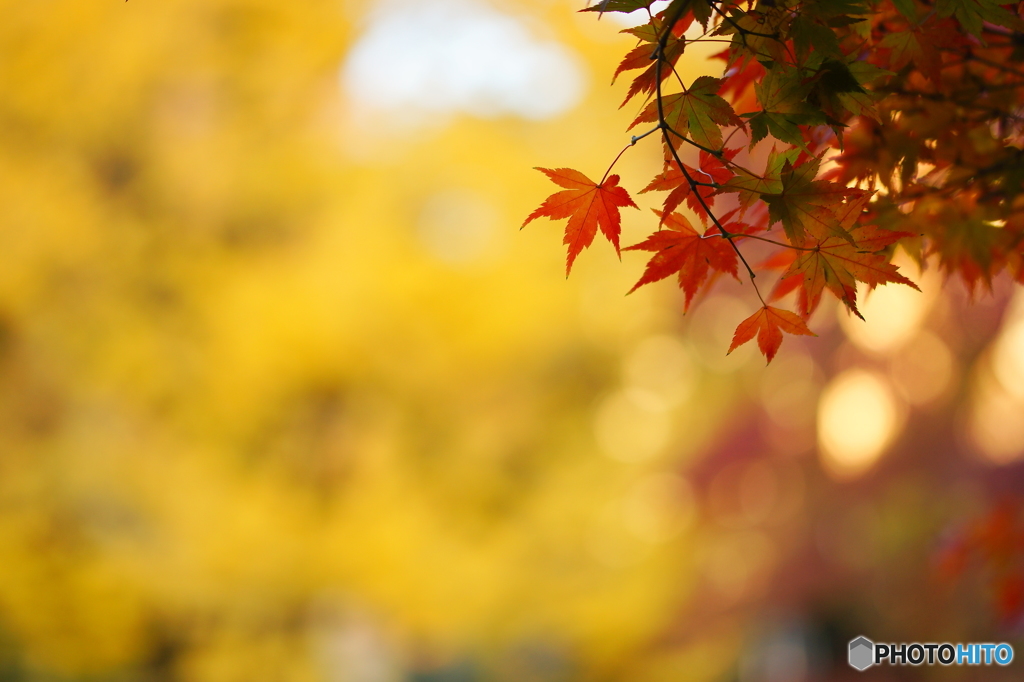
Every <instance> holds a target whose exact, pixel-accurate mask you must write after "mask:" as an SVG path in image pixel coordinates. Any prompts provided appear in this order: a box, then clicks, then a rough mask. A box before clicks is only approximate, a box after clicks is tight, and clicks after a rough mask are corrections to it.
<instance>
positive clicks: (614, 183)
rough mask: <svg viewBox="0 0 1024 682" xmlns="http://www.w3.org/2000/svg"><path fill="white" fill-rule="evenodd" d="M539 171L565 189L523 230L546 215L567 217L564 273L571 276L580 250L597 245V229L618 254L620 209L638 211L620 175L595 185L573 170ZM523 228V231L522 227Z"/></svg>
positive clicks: (534, 215)
mask: <svg viewBox="0 0 1024 682" xmlns="http://www.w3.org/2000/svg"><path fill="white" fill-rule="evenodd" d="M537 170H539V171H540V172H542V173H544V174H545V175H547V176H548V177H549V178H551V181H552V182H554V183H555V184H556V185H558V186H559V187H565V188H566V189H564V190H562V191H561V192H555V193H554V194H552V195H551V196H549V197H548V198H547V199H545V200H544V203H543V204H541V205H540V207H539V208H538V209H537V210H536V211H534V212H533V213H531V214H530V216H529V217H528V218H527V219H526V220H525V221H524V222H523V227H526V225H527V223H529V222H530V221H531V220H534V219H535V218H540V217H541V216H547V217H548V218H551V219H552V220H559V219H561V218H568V219H569V223H568V224H567V225H566V226H565V239H563V240H562V243H563V244H566V245H568V247H569V254H568V257H567V259H566V264H565V274H566V276H568V275H569V271H570V270H572V264H573V261H575V260H576V256H578V255H579V254H580V251H582V250H583V249H585V248H587V247H589V246H590V245H591V244H592V243H593V242H594V236H595V235H596V234H597V230H598V228H600V229H601V232H602V233H603V234H604V236H605V237H607V238H608V241H610V242H611V243H612V245H613V246H614V247H615V253H617V254H618V253H619V233H620V232H621V228H622V218H621V217H620V216H619V207H620V206H632V207H633V208H639V207H638V206H637V205H636V204H634V203H633V200H632V199H630V198H629V194H628V193H627V192H626V190H625V189H623V188H622V187H619V176H618V175H611V176H609V177H608V178H607V179H605V180H603V181H602V182H600V183H596V182H594V181H593V180H591V179H590V178H588V177H587V176H586V175H584V174H583V173H580V172H579V171H575V170H573V169H571V168H556V169H554V170H552V169H550V168H538V169H537ZM520 229H522V228H520Z"/></svg>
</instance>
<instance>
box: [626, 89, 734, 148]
mask: <svg viewBox="0 0 1024 682" xmlns="http://www.w3.org/2000/svg"><path fill="white" fill-rule="evenodd" d="M721 84H722V81H721V80H720V79H718V78H712V77H711V76H701V77H700V78H698V79H697V80H695V81H694V82H693V85H691V86H690V87H689V88H688V89H687V90H686V92H680V93H676V94H674V95H666V96H665V97H662V112H663V113H664V117H665V123H667V124H668V127H669V128H670V129H671V131H672V132H673V133H675V134H676V135H679V136H682V137H686V136H689V137H690V138H691V139H692V140H693V141H694V142H696V143H697V144H699V145H701V146H703V147H707V148H708V149H714V150H718V149H721V148H722V128H721V126H728V125H743V122H742V121H741V120H740V118H739V117H738V116H736V112H735V111H733V109H732V106H731V105H730V104H729V103H728V102H726V101H725V100H724V99H722V98H721V97H720V96H719V95H718V89H719V87H721ZM657 120H658V103H657V102H651V103H650V104H648V105H647V108H646V109H644V111H643V113H641V114H640V115H639V116H637V118H636V120H635V121H633V124H632V125H631V126H630V128H632V127H633V126H636V125H637V124H639V123H642V122H656V121H657Z"/></svg>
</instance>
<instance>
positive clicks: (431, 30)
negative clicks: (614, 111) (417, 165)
mask: <svg viewBox="0 0 1024 682" xmlns="http://www.w3.org/2000/svg"><path fill="white" fill-rule="evenodd" d="M341 83H342V87H343V88H344V91H345V93H346V95H348V97H349V98H351V100H352V101H353V104H354V105H355V106H356V108H358V109H362V110H369V111H370V112H381V111H383V112H386V113H388V114H389V115H391V116H392V117H393V118H396V119H398V120H399V121H401V122H404V123H407V124H410V125H413V126H415V125H419V124H422V123H423V122H424V116H427V117H429V116H431V115H433V116H435V117H436V116H438V115H447V114H455V113H466V114H470V115H472V116H478V117H481V118H492V117H496V116H502V115H513V116H520V117H522V118H526V119H531V120H541V119H546V118H551V117H553V116H557V115H559V114H562V113H564V112H566V111H568V110H569V109H571V108H573V107H574V106H576V104H577V103H579V101H580V98H581V97H582V95H583V91H584V83H585V73H584V70H583V67H582V65H581V61H580V60H579V58H577V57H576V55H575V54H574V53H573V52H571V51H570V50H569V49H568V48H566V47H565V46H564V45H562V44H560V43H558V42H556V41H553V40H544V39H540V38H537V37H536V36H534V35H532V34H531V32H530V31H529V30H528V28H527V26H526V25H525V24H524V22H523V21H522V20H521V19H519V18H516V17H514V16H511V15H508V14H504V13H501V12H498V11H496V10H494V9H491V8H490V7H488V6H486V5H484V4H481V3H476V2H472V1H471V0H427V1H425V2H420V3H416V4H411V3H410V4H406V3H388V4H386V5H385V6H384V7H382V8H381V9H380V10H379V11H378V12H377V13H375V14H373V15H371V21H370V25H369V27H368V28H367V30H366V31H365V32H364V34H363V35H362V37H361V38H360V39H359V40H358V41H357V42H356V44H355V46H354V47H353V48H352V50H351V52H350V53H349V55H348V59H347V60H346V61H345V63H344V65H343V66H342V70H341Z"/></svg>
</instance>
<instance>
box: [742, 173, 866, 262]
mask: <svg viewBox="0 0 1024 682" xmlns="http://www.w3.org/2000/svg"><path fill="white" fill-rule="evenodd" d="M820 164H821V159H820V158H815V159H811V160H809V161H806V162H805V163H803V164H801V165H799V166H796V167H794V166H793V165H792V164H790V163H789V161H786V162H785V164H784V166H783V168H782V173H781V175H780V180H781V182H782V188H781V190H779V191H778V192H766V193H764V194H762V195H761V198H762V199H763V200H764V201H765V203H767V204H768V216H769V219H770V220H771V222H772V223H773V224H774V223H777V222H781V223H782V228H783V229H784V230H785V231H786V236H787V237H788V238H789V240H790V242H791V243H793V244H795V245H800V244H802V243H803V242H804V240H805V238H806V237H807V235H808V234H809V235H811V236H812V237H825V236H828V235H838V236H840V237H843V238H844V239H846V240H847V241H850V242H851V243H852V241H853V240H852V238H851V237H850V235H849V232H848V230H849V227H848V226H844V225H843V224H842V222H840V220H839V217H838V216H837V215H836V210H841V207H842V205H843V203H844V201H845V200H846V199H847V198H852V197H857V196H860V195H863V192H862V191H860V190H855V189H851V188H849V187H844V186H843V185H840V184H839V183H836V182H831V181H828V180H815V178H816V177H817V175H818V167H819V166H820Z"/></svg>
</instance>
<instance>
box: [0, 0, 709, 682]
mask: <svg viewBox="0 0 1024 682" xmlns="http://www.w3.org/2000/svg"><path fill="white" fill-rule="evenodd" d="M571 9H572V8H571V7H566V6H564V5H562V4H551V3H546V2H541V1H540V0H538V1H537V2H535V3H532V4H531V3H524V4H523V6H522V8H521V10H522V11H523V12H526V13H531V14H532V16H534V17H535V18H544V19H546V20H547V21H548V22H549V23H550V25H551V27H552V29H551V30H553V31H554V32H555V33H556V34H557V35H558V36H559V38H560V39H561V40H563V41H565V42H566V43H567V44H569V45H571V46H572V47H573V48H574V49H576V50H577V51H578V52H580V53H581V54H583V55H584V56H585V58H586V60H587V61H588V63H589V64H590V65H591V66H592V67H593V69H594V70H595V73H599V74H605V73H609V72H610V68H609V67H610V66H611V64H610V60H612V59H614V55H615V53H616V50H609V49H608V47H607V43H602V42H600V41H599V40H595V36H596V35H597V34H596V33H595V31H596V30H597V29H595V28H594V27H593V26H592V25H591V23H592V22H591V21H589V19H590V17H587V19H588V21H586V22H583V21H580V20H579V18H578V17H575V16H573V13H572V12H571V11H569V10H571ZM361 10H362V8H360V7H358V6H355V5H354V4H353V6H352V7H348V8H346V7H345V6H343V5H342V4H340V3H337V2H323V1H320V0H305V1H303V2H293V3H284V2H276V1H272V0H201V1H200V0H172V1H169V2H153V1H151V0H131V2H129V3H127V4H126V3H123V2H113V1H107V2H95V1H90V2H85V1H84V0H46V1H45V2H6V3H4V7H3V17H4V20H3V22H0V254H2V256H0V642H2V643H3V644H2V646H0V652H7V653H6V654H0V656H2V658H0V660H2V663H0V665H2V666H3V667H2V669H0V678H3V679H57V678H56V677H51V676H53V675H58V676H60V679H85V677H86V676H88V679H118V680H121V679H165V678H164V677H161V675H170V676H171V677H169V678H167V679H187V680H202V681H206V680H210V681H214V680H218V681H219V680H238V681H243V680H244V681H252V680H313V679H328V680H356V681H357V682H358V681H363V680H365V681H372V680H385V679H397V678H396V677H395V675H400V674H401V672H400V671H401V670H404V669H406V668H409V667H415V666H417V665H420V664H421V663H423V661H427V662H428V663H429V662H430V661H432V660H435V659H437V660H441V661H444V660H448V659H450V660H452V661H455V662H456V663H457V662H458V660H462V659H464V658H466V657H479V658H480V659H481V660H485V661H486V660H488V657H489V656H491V657H493V656H501V655H504V654H503V653H502V652H508V651H514V650H516V647H519V646H534V645H535V644H536V645H537V646H541V645H543V646H550V647H555V648H556V649H557V650H558V651H561V652H563V654H561V655H563V656H564V657H565V658H566V659H571V660H574V661H577V663H578V664H579V665H582V666H583V667H584V668H593V669H595V670H601V669H603V670H606V671H611V670H615V669H616V668H617V667H621V665H623V663H622V661H623V660H625V659H626V658H628V656H630V655H631V652H633V651H635V650H637V649H638V648H639V647H642V646H643V644H644V642H646V641H648V639H649V638H650V637H652V636H653V635H654V634H655V633H657V632H659V631H661V630H662V629H663V628H664V627H665V625H666V623H667V622H668V619H669V618H670V617H671V616H672V615H673V613H674V609H675V608H676V607H677V605H678V603H679V601H680V600H681V599H682V598H683V597H684V596H685V594H686V591H687V584H688V581H689V577H688V576H689V573H688V570H687V566H689V563H688V560H687V558H686V557H687V555H688V549H687V544H686V542H687V541H686V540H685V538H686V537H687V536H686V535H685V534H684V535H682V536H680V535H678V533H675V534H673V533H668V534H666V533H661V534H660V535H659V534H658V533H651V532H643V529H644V528H647V529H648V530H650V528H651V527H652V525H651V524H655V526H657V524H659V523H662V525H664V518H668V517H671V518H677V517H680V515H682V516H684V517H685V514H684V513H683V512H685V510H682V511H681V510H679V509H675V508H669V507H666V504H670V503H671V500H672V499H677V498H673V497H671V496H669V497H668V498H666V499H668V500H669V502H666V503H664V504H663V503H662V502H659V501H658V500H657V499H654V498H648V497H647V496H646V495H645V494H642V493H636V492H635V491H636V490H641V491H642V490H646V489H647V488H644V487H643V486H644V485H647V483H645V481H648V479H649V478H650V477H651V476H670V475H671V473H670V469H671V467H672V458H671V457H667V456H666V455H664V453H665V452H666V450H667V445H665V444H662V446H661V449H660V450H658V447H657V444H656V447H655V450H657V452H656V453H654V454H650V453H648V454H645V456H644V457H642V458H639V459H638V460H636V461H621V459H615V458H613V457H606V456H603V455H602V454H601V453H600V452H599V450H598V446H597V445H595V441H594V436H593V429H592V428H591V424H592V421H593V419H594V410H595V405H596V401H597V399H598V398H599V397H600V396H602V395H605V394H606V393H608V392H610V391H613V390H616V388H617V387H618V386H619V382H620V371H619V363H620V362H621V361H622V360H621V357H622V354H623V353H628V352H629V351H630V349H632V348H634V347H635V346H636V345H637V344H638V343H640V342H641V341H642V340H643V339H644V338H646V337H647V336H649V335H651V334H654V333H656V332H660V331H664V330H666V329H668V328H669V327H670V325H671V321H670V320H666V319H663V317H659V314H658V313H656V311H657V310H665V311H668V310H670V307H669V305H667V304H666V303H665V302H664V301H662V302H660V303H658V304H657V305H655V304H654V303H652V301H654V298H653V297H654V296H657V295H661V294H658V293H652V294H645V295H644V296H643V297H641V296H634V297H631V298H630V300H629V301H628V302H627V301H624V300H623V297H622V296H621V294H622V293H623V292H625V291H626V290H627V289H628V287H629V284H631V282H630V278H631V277H632V276H633V271H627V269H624V268H621V267H618V264H617V263H616V262H615V260H614V256H613V254H611V253H610V250H609V249H607V248H604V249H603V250H602V245H598V246H595V248H594V249H593V250H592V253H589V254H588V258H587V259H584V260H586V261H587V262H585V263H584V262H583V261H581V263H580V265H579V266H578V272H577V273H574V277H573V280H572V281H570V282H568V283H566V282H565V281H564V280H563V279H562V277H561V274H560V273H561V271H562V266H561V263H560V260H561V254H560V253H559V249H558V247H557V238H558V237H557V234H558V229H559V228H558V227H557V226H554V225H551V226H549V225H547V224H537V225H533V226H531V227H530V229H529V230H527V231H525V232H522V233H518V232H516V228H517V226H518V223H519V221H520V219H521V218H522V216H524V215H526V213H527V211H528V210H529V209H530V208H532V206H531V204H532V203H534V202H536V201H537V197H539V196H540V194H541V190H540V188H541V187H543V182H544V180H543V178H541V177H540V176H539V174H537V177H533V175H532V171H529V170H528V169H529V167H530V166H533V165H549V164H551V163H553V162H556V160H557V159H556V156H555V152H556V151H557V158H562V159H566V161H567V165H578V166H583V167H587V168H589V169H595V170H597V169H599V168H601V167H603V166H602V165H601V164H603V163H605V162H606V160H607V158H609V156H610V155H609V153H608V152H609V148H612V147H614V144H615V142H614V140H616V139H619V138H618V137H617V136H619V134H620V131H621V130H622V129H623V128H624V125H623V124H624V122H626V121H627V120H628V118H629V117H630V112H619V113H616V111H615V106H614V102H615V100H616V99H617V97H618V96H619V95H618V93H617V92H616V91H612V90H610V89H608V88H604V87H601V88H596V89H595V92H593V93H591V94H590V95H589V97H590V99H588V101H587V104H585V105H584V106H582V107H580V108H578V109H577V110H575V111H573V112H571V113H570V114H569V115H567V116H564V117H562V118H560V119H557V120H554V121H550V122H545V123H526V122H523V121H520V120H517V119H514V118H510V117H506V118H499V119H494V120H478V119H472V118H468V117H462V118H458V119H456V120H454V121H453V123H452V124H451V125H449V126H448V127H446V128H441V129H434V130H430V131H426V132H422V133H415V132H407V131H405V132H396V134H395V136H393V137H389V136H384V137H380V138H373V139H370V140H369V142H367V143H366V145H365V149H366V150H369V153H368V154H366V155H364V156H363V157H362V158H361V159H357V158H354V157H353V156H351V154H350V153H349V152H348V151H346V149H347V145H350V143H351V140H352V138H353V137H359V136H360V135H361V133H360V132H359V131H358V130H351V129H345V123H344V121H345V117H344V110H345V108H346V102H345V101H344V98H343V96H342V93H341V92H340V90H339V87H338V76H337V74H338V69H339V67H340V65H341V63H342V60H343V59H344V55H345V52H346V49H347V47H348V46H349V44H350V43H351V41H352V39H353V36H354V34H355V33H356V31H357V30H358V24H357V23H354V22H357V21H358V20H359V17H360V16H361ZM611 33H612V29H610V28H607V29H606V30H603V32H602V33H601V35H603V36H605V39H607V37H608V35H610V34H611ZM620 42H622V43H623V45H625V44H627V43H628V41H626V39H625V38H622V39H621V40H620ZM596 80H598V81H603V80H604V76H603V75H601V76H600V77H598V78H596ZM346 140H347V141H346ZM594 140H611V141H612V142H611V144H610V146H606V145H603V144H602V145H597V144H595V143H594ZM364 142H365V140H364ZM364 151H365V150H364ZM624 163H626V164H630V163H632V164H648V165H651V164H656V163H657V159H656V158H652V157H643V156H639V155H636V156H634V157H632V158H627V160H626V161H625V162H624ZM450 191H454V192H455V194H454V195H451V196H456V197H458V196H460V194H459V193H460V192H461V193H462V195H466V194H468V195H472V196H475V197H484V198H485V200H486V202H488V203H487V205H488V206H493V207H494V211H495V215H496V216H497V217H496V218H495V228H494V235H493V238H492V243H490V246H489V247H487V248H488V249H490V250H487V249H484V251H483V254H484V255H483V256H481V257H480V258H479V259H478V260H476V261H473V262H470V263H468V264H452V263H448V262H445V261H444V260H443V259H439V258H437V257H436V256H435V255H434V254H432V253H431V251H430V249H429V248H426V247H425V246H424V245H423V243H422V240H421V239H419V237H418V236H417V234H418V233H417V224H418V222H417V221H420V222H422V218H421V217H420V214H421V213H422V211H423V210H424V206H425V205H427V204H428V203H429V202H430V201H431V200H432V199H431V198H432V197H434V196H435V195H437V194H438V193H444V192H450ZM452 201H454V202H455V203H456V204H457V203H458V199H453V200H452ZM442 204H443V201H442ZM438 210H439V211H440V216H441V217H440V218H434V220H435V222H436V221H440V223H439V224H441V225H442V226H443V224H444V221H445V219H446V218H445V215H446V214H445V210H448V209H445V208H444V205H442V208H441V209H438ZM467 210H470V214H471V215H475V214H472V210H474V209H467ZM630 220H631V221H634V222H632V223H630V222H628V221H630ZM640 220H641V218H640V217H638V216H628V218H627V224H626V231H627V236H626V240H627V242H628V241H629V240H630V239H631V238H633V237H637V236H639V233H640V228H639V225H640V224H641V223H640V222H639V221H640ZM549 228H550V229H549ZM630 230H632V233H631V232H630ZM605 246H606V245H605ZM669 294H670V292H667V291H666V295H669ZM715 343H716V345H718V346H721V344H720V343H718V341H717V340H716V341H715ZM694 380H696V379H694ZM707 395H708V394H707V393H706V396H707ZM705 401H709V402H706V404H705V406H704V407H703V409H702V414H701V415H700V416H701V418H700V419H699V420H694V422H693V423H688V422H685V421H677V420H672V421H671V422H668V423H671V424H673V426H672V428H673V429H674V430H673V431H672V436H671V437H672V438H675V437H676V436H677V435H678V433H679V430H680V429H681V428H683V427H684V426H685V428H687V429H688V431H687V437H686V444H685V447H684V449H683V450H679V449H677V450H675V451H674V453H673V456H675V455H679V454H680V453H681V454H682V455H684V456H685V454H686V453H687V452H690V451H693V450H694V449H695V448H696V447H697V445H698V444H699V443H700V442H701V440H702V439H706V437H707V435H708V434H709V433H710V432H711V430H712V429H713V428H714V424H715V423H716V421H717V419H718V417H717V416H716V415H717V414H718V412H719V411H718V410H717V408H716V407H715V405H716V404H718V403H720V402H721V400H720V399H717V398H715V397H714V395H713V394H712V395H711V397H705ZM716 401H717V402H716ZM673 409H678V407H676V408H673ZM698 422H699V423H698ZM679 424H682V425H683V426H678V425H679ZM668 442H672V441H671V440H669V441H668ZM657 453H662V454H657ZM666 472H669V473H666ZM659 480H660V479H659ZM637 486H640V487H639V488H638V487H637ZM631 491H634V492H631ZM631 495H632V497H630V496H631ZM678 499H685V496H684V497H682V498H678ZM630 500H633V501H632V502H631V501H630ZM630 505H632V506H630ZM638 505H639V506H638ZM624 509H625V510H626V511H623V510H624ZM637 509H639V510H640V511H639V512H637V511H636V510H637ZM629 510H633V511H629ZM663 517H664V518H663ZM644 524H646V525H644ZM637 528H640V529H641V531H640V532H638V531H637V530H636V529H637ZM631 529H632V530H631ZM656 536H657V539H652V538H655V537H656ZM666 538H667V539H666ZM537 643H539V644H537ZM360 666H361V667H360ZM374 666H376V667H374ZM389 666H390V667H389ZM504 669H507V670H511V671H515V670H517V669H516V668H515V666H514V665H512V664H509V665H508V666H505V668H504ZM360 671H362V672H360ZM367 671H369V672H367ZM374 671H376V672H374ZM389 671H390V672H389ZM507 674H508V675H513V676H512V677H508V679H556V677H543V676H541V673H538V672H536V671H534V672H530V670H527V669H522V670H520V671H519V672H518V673H512V672H510V673H507ZM552 674H553V673H552ZM5 675H6V677H5ZM374 675H376V677H375V676H374ZM389 675H390V676H389ZM492 678H493V679H503V678H501V677H500V675H499V674H498V673H495V674H494V676H492ZM558 679H560V678H558ZM652 679H653V678H652Z"/></svg>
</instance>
